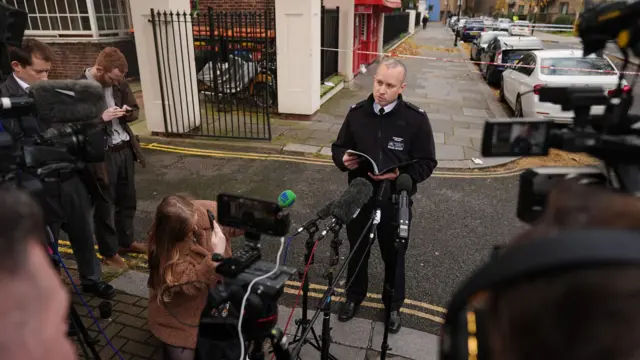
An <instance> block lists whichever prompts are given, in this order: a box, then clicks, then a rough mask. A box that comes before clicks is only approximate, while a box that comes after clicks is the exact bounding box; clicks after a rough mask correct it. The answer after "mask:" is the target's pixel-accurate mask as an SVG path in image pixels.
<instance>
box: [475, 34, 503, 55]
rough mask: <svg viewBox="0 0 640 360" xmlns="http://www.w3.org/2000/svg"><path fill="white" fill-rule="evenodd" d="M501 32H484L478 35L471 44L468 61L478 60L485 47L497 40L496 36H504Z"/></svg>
mask: <svg viewBox="0 0 640 360" xmlns="http://www.w3.org/2000/svg"><path fill="white" fill-rule="evenodd" d="M504 35H505V34H504V32H503V31H485V32H483V33H480V36H478V37H477V38H476V39H475V40H473V42H472V43H471V50H470V51H469V59H470V60H472V61H478V60H480V57H481V56H482V53H483V52H484V50H485V49H486V48H487V45H489V43H490V42H491V40H493V39H495V38H497V37H498V36H504Z"/></svg>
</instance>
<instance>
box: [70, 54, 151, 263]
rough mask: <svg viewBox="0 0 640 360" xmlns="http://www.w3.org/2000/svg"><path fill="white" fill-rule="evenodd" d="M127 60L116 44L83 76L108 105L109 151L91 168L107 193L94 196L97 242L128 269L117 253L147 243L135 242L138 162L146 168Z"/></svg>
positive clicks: (107, 255) (105, 118)
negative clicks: (94, 84)
mask: <svg viewBox="0 0 640 360" xmlns="http://www.w3.org/2000/svg"><path fill="white" fill-rule="evenodd" d="M127 70H128V64H127V59H126V58H125V56H124V55H123V54H122V52H120V50H118V49H117V48H114V47H107V48H105V49H104V50H102V51H101V52H100V54H99V55H98V58H97V59H96V62H95V65H94V66H93V67H90V68H88V69H85V70H84V71H83V72H82V75H81V76H80V79H88V80H92V81H96V82H98V83H99V84H100V85H102V87H103V89H104V97H105V102H106V104H107V108H106V109H105V110H104V113H103V114H102V121H103V122H104V136H105V137H106V143H107V152H106V154H105V161H104V162H103V163H99V164H91V170H92V171H93V173H94V175H95V177H96V178H97V179H98V183H99V185H100V187H101V189H102V192H103V193H104V194H105V195H106V199H102V198H96V199H94V201H95V213H94V217H93V220H94V223H95V226H96V240H97V241H98V248H99V250H100V254H101V255H102V256H103V257H104V258H105V262H106V263H109V264H111V265H114V266H118V267H121V268H125V267H126V263H125V262H124V260H123V259H122V258H121V257H120V256H119V255H118V252H133V253H142V254H145V253H146V252H147V247H146V245H145V244H142V243H140V242H137V241H135V237H134V228H133V219H134V216H135V213H136V204H137V199H136V184H135V164H136V162H137V163H140V164H141V165H142V166H143V167H144V165H145V163H144V157H143V155H142V151H141V150H140V144H139V143H138V138H137V137H136V135H135V134H134V133H133V132H132V131H131V128H130V127H129V124H128V123H130V122H132V121H135V120H136V119H137V118H138V113H139V112H140V110H139V108H138V104H137V102H136V98H135V96H134V95H133V91H131V88H130V87H129V84H128V83H127V81H126V80H125V74H126V73H127Z"/></svg>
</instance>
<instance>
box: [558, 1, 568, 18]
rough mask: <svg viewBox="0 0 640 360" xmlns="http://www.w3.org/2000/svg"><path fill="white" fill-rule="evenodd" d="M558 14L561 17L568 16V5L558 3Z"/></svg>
mask: <svg viewBox="0 0 640 360" xmlns="http://www.w3.org/2000/svg"><path fill="white" fill-rule="evenodd" d="M560 14H562V15H567V14H569V3H566V2H563V3H560Z"/></svg>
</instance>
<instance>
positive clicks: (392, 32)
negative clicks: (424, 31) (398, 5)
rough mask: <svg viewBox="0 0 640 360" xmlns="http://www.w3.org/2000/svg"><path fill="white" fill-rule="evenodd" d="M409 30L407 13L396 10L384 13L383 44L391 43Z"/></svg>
mask: <svg viewBox="0 0 640 360" xmlns="http://www.w3.org/2000/svg"><path fill="white" fill-rule="evenodd" d="M408 31H409V13H408V12H396V13H390V14H385V15H384V33H383V35H382V43H383V46H387V45H389V44H391V43H393V42H394V41H395V40H397V39H398V38H400V37H401V36H403V35H405V34H406V33H407V32H408Z"/></svg>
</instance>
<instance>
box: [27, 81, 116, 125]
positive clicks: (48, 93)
mask: <svg viewBox="0 0 640 360" xmlns="http://www.w3.org/2000/svg"><path fill="white" fill-rule="evenodd" d="M31 94H32V97H33V99H34V101H35V104H36V109H37V110H38V114H39V116H41V117H42V118H43V119H45V120H48V121H50V122H52V123H76V122H80V123H86V122H98V121H100V120H99V119H100V117H101V116H102V113H103V112H104V110H105V109H106V108H107V105H106V102H105V99H104V90H103V89H102V86H101V85H100V84H99V83H98V82H96V81H92V80H47V81H39V82H37V83H35V84H34V85H33V86H32V87H31ZM100 122H101V121H100Z"/></svg>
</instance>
